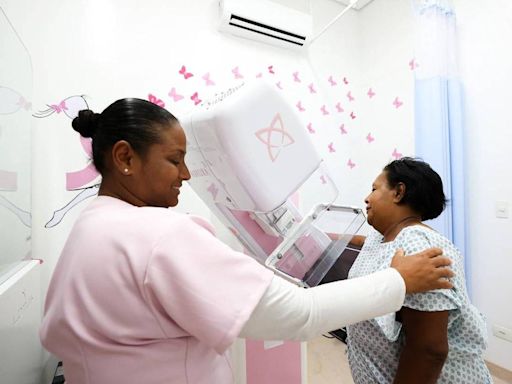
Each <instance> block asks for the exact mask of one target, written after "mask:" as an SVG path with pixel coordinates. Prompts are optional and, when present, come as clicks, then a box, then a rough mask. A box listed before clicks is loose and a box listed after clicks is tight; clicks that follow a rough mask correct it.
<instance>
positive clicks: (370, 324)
mask: <svg viewBox="0 0 512 384" xmlns="http://www.w3.org/2000/svg"><path fill="white" fill-rule="evenodd" d="M445 201H446V200H445V198H444V194H443V191H442V182H441V179H440V178H439V176H438V175H437V173H435V171H433V170H432V169H431V168H430V166H428V164H426V163H424V162H422V161H419V160H414V159H410V158H403V159H401V160H396V161H394V162H392V163H390V164H388V165H387V166H386V167H385V168H384V171H383V172H382V173H381V174H380V175H379V177H377V179H376V180H375V182H374V184H373V188H372V193H371V194H370V195H369V196H368V197H367V198H366V199H365V202H366V204H367V215H368V223H369V224H370V225H372V227H373V229H372V230H371V232H370V233H369V235H368V237H367V238H366V240H365V242H364V246H363V248H362V250H361V253H360V254H359V256H358V257H357V259H356V261H355V263H354V265H353V266H352V268H351V270H350V273H349V278H355V277H359V276H364V275H368V274H370V273H373V272H375V271H378V270H381V269H384V268H386V267H388V266H389V264H390V262H391V258H392V257H393V255H394V253H395V251H396V250H397V249H403V250H404V252H405V254H406V255H407V254H412V253H415V252H419V251H421V250H423V249H426V248H429V247H439V248H442V249H443V253H444V255H446V256H448V257H450V258H451V259H452V261H453V264H452V269H453V270H454V272H455V277H454V278H453V280H452V282H453V283H454V288H453V289H449V290H436V291H430V292H427V293H420V294H412V295H406V299H405V301H404V305H403V307H402V309H401V310H400V311H399V312H397V313H392V314H388V315H385V316H382V317H378V318H375V319H372V320H369V321H363V322H360V323H357V324H354V325H352V326H350V327H348V339H347V344H348V357H349V363H350V368H351V370H352V376H353V378H354V381H355V383H357V384H363V383H364V384H371V383H379V384H381V383H397V384H398V383H415V384H421V383H436V382H437V383H454V384H455V383H464V384H471V383H475V384H477V383H478V384H487V383H491V382H492V380H491V377H490V374H489V371H488V369H487V367H486V365H485V363H484V360H483V358H482V352H483V350H484V349H485V345H486V326H485V320H484V319H483V316H482V315H481V314H480V313H479V311H478V310H477V309H476V308H475V307H474V306H473V305H471V303H470V302H469V298H468V295H467V292H466V286H465V278H464V262H463V257H462V255H461V253H460V252H459V251H458V250H457V249H456V248H455V246H454V245H453V244H452V243H451V242H450V241H449V240H448V239H447V238H445V237H444V236H442V235H441V234H439V233H437V232H436V231H434V230H432V229H431V228H429V227H427V226H426V225H424V224H423V223H422V220H428V219H432V218H434V217H437V216H438V215H439V214H440V213H441V212H442V210H443V208H444V206H445Z"/></svg>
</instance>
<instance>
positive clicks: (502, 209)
mask: <svg viewBox="0 0 512 384" xmlns="http://www.w3.org/2000/svg"><path fill="white" fill-rule="evenodd" d="M496 217H498V218H500V219H508V202H506V201H497V202H496Z"/></svg>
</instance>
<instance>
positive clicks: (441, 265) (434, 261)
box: [391, 248, 454, 293]
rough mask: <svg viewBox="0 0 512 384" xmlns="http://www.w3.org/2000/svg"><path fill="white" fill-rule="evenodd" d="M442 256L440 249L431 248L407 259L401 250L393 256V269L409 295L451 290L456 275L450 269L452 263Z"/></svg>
mask: <svg viewBox="0 0 512 384" xmlns="http://www.w3.org/2000/svg"><path fill="white" fill-rule="evenodd" d="M442 254H443V251H442V249H440V248H429V249H426V250H424V251H422V252H419V253H417V254H414V255H411V256H407V257H406V256H405V254H404V252H403V250H401V249H399V250H398V251H396V253H395V255H394V256H393V259H392V261H391V267H392V268H395V269H396V270H397V271H398V272H399V273H400V275H401V276H402V278H403V279H404V281H405V287H406V292H407V293H418V292H426V291H431V290H434V289H450V288H453V284H452V283H451V282H450V280H449V279H450V277H453V275H454V273H453V271H452V270H451V269H450V268H449V266H450V264H451V263H452V262H451V260H450V259H449V258H448V257H445V256H443V255H442Z"/></svg>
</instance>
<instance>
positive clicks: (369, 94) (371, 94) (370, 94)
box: [366, 88, 375, 99]
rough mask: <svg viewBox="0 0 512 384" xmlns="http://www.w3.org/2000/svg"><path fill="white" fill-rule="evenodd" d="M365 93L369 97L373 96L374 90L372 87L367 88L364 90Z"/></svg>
mask: <svg viewBox="0 0 512 384" xmlns="http://www.w3.org/2000/svg"><path fill="white" fill-rule="evenodd" d="M366 94H367V95H368V97H369V98H370V99H371V98H372V97H373V96H375V92H374V91H373V89H371V88H370V89H368V92H366Z"/></svg>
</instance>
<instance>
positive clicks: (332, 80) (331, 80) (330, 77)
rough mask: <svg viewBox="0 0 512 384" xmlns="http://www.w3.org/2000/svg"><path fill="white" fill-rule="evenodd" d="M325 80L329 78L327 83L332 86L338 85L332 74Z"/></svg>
mask: <svg viewBox="0 0 512 384" xmlns="http://www.w3.org/2000/svg"><path fill="white" fill-rule="evenodd" d="M327 80H329V84H331V86H332V87H334V86H336V85H338V83H337V82H336V81H335V80H334V79H333V78H332V75H331V76H329V78H328V79H327Z"/></svg>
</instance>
